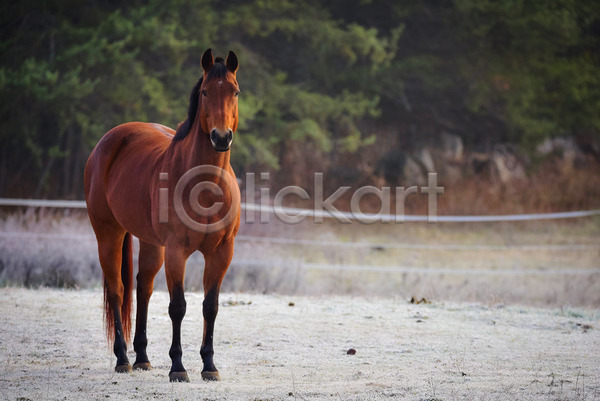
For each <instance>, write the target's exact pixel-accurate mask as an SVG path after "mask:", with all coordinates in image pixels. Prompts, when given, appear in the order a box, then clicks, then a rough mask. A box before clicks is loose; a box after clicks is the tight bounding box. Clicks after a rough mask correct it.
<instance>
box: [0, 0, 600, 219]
mask: <svg viewBox="0 0 600 401" xmlns="http://www.w3.org/2000/svg"><path fill="white" fill-rule="evenodd" d="M0 21H1V22H0V60H1V64H0V157H1V161H0V197H35V198H58V199H82V198H83V189H82V188H83V182H82V181H83V179H82V176H83V168H84V166H85V162H86V160H87V157H88V155H89V153H90V151H91V150H92V148H93V147H94V145H95V144H96V143H97V141H98V140H99V138H100V137H101V136H102V135H103V134H104V133H105V132H106V131H108V130H109V129H110V128H112V127H114V126H116V125H118V124H121V123H124V122H127V121H152V122H159V123H162V124H165V125H168V126H171V127H176V126H177V124H178V123H180V122H181V121H182V120H184V119H185V117H186V111H187V103H188V99H189V92H190V90H191V88H192V87H193V85H194V84H195V82H196V81H197V79H198V77H199V76H200V74H201V67H200V57H201V55H202V53H203V52H204V50H205V49H207V48H212V49H213V52H214V53H215V54H216V55H222V56H224V55H226V54H227V51H228V50H233V51H235V52H236V53H237V55H238V58H239V60H240V69H239V71H238V82H239V83H240V86H241V91H242V93H241V95H240V97H239V104H240V106H239V107H240V125H239V128H238V132H237V133H236V136H235V140H234V145H233V148H232V164H233V167H234V169H235V170H236V173H237V174H238V176H240V177H243V175H244V173H245V172H250V171H255V172H260V171H270V172H272V174H271V175H272V176H273V177H274V178H273V181H274V183H273V184H274V185H276V186H285V185H305V186H309V184H310V182H312V173H313V172H324V173H325V177H326V182H327V185H328V186H330V187H335V186H339V185H354V186H356V185H378V186H383V185H389V186H397V185H410V184H413V183H417V184H418V183H419V180H420V179H419V177H420V176H422V175H423V174H424V173H426V172H427V171H437V172H439V173H440V176H441V181H442V182H443V183H445V185H446V186H447V187H449V186H451V185H453V186H454V187H455V188H456V187H458V188H461V191H454V192H452V191H446V195H445V198H444V201H445V203H444V204H443V205H442V209H443V210H444V211H446V212H454V213H468V212H471V213H473V212H483V213H485V212H489V211H511V212H520V211H523V210H529V211H548V210H562V209H568V208H590V207H600V52H599V51H598V50H599V49H600V7H598V4H595V3H594V2H589V1H585V0H555V1H546V0H528V1H525V0H501V1H493V0H481V1H480V0H425V1H406V0H398V1H392V0H387V1H386V0H382V1H376V0H331V1H317V0H304V1H291V0H253V1H239V0H237V1H236V0H233V1H228V2H219V1H215V0H195V1H191V0H149V1H136V0H134V1H130V2H127V4H126V5H123V4H121V2H116V1H110V0H98V1H85V2H82V1H74V0H47V1H43V2H39V1H32V0H24V1H19V2H2V5H0ZM482 186H484V187H485V188H488V190H487V191H486V192H485V195H482V194H481V191H480V189H481V187H482ZM533 194H535V195H533ZM515 205H516V206H515Z"/></svg>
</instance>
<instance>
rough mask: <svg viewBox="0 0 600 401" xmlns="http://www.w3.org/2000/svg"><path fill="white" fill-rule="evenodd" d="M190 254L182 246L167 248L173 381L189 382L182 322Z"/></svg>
mask: <svg viewBox="0 0 600 401" xmlns="http://www.w3.org/2000/svg"><path fill="white" fill-rule="evenodd" d="M188 256H189V254H188V253H186V252H184V251H183V250H182V249H180V248H176V247H169V245H167V247H166V250H165V273H166V276H167V286H168V287H169V295H170V299H171V300H170V302H169V317H170V318H171V322H172V324H173V342H172V343H171V349H170V350H169V356H170V357H171V371H170V372H169V380H170V381H172V382H189V381H190V379H189V377H188V374H187V372H186V370H185V368H184V367H183V363H182V362H181V357H182V354H183V351H182V349H181V322H182V320H183V317H184V316H185V310H186V302H185V297H184V294H183V281H184V278H185V262H186V260H187V258H188Z"/></svg>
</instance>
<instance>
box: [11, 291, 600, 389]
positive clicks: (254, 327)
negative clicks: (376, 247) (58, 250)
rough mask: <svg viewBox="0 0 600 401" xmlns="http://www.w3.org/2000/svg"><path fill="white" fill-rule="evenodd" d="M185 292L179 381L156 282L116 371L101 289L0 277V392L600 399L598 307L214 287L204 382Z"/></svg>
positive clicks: (197, 330) (194, 313)
mask: <svg viewBox="0 0 600 401" xmlns="http://www.w3.org/2000/svg"><path fill="white" fill-rule="evenodd" d="M187 301H188V313H187V315H186V318H185V319H184V322H183V334H182V344H183V350H184V364H185V366H186V367H187V369H188V373H189V375H190V379H191V383H187V384H184V383H169V381H168V378H167V374H168V371H169V367H170V359H169V357H168V348H169V345H170V341H171V327H170V320H169V317H168V313H167V305H168V294H167V293H165V292H162V291H158V292H156V293H155V294H154V295H153V298H152V300H151V302H150V318H149V324H148V337H149V341H150V344H149V349H148V354H149V356H150V360H151V362H152V364H153V365H154V367H155V368H154V370H152V371H150V372H134V373H132V374H115V373H113V366H114V363H115V358H114V356H113V355H112V352H111V350H110V349H109V347H108V346H107V343H106V340H105V338H104V334H103V333H104V330H103V321H102V309H101V306H102V293H101V292H100V291H99V290H79V291H75V290H50V289H39V290H27V289H15V288H2V289H0V399H7V400H20V401H25V400H81V399H86V400H107V399H113V400H115V399H116V400H121V399H140V400H146V399H153V400H204V399H206V400H321V399H325V400H327V399H332V400H367V399H374V400H380V399H381V400H384V399H408V400H465V399H473V400H517V399H518V400H538V399H539V400H599V399H600V363H599V361H600V311H599V310H597V309H573V308H562V309H535V308H531V307H518V306H489V305H488V306H486V305H481V304H465V303H462V304H459V303H441V302H433V303H430V304H425V303H424V304H418V305H417V304H410V303H409V302H408V301H407V300H406V299H403V298H376V297H370V298H365V297H351V296H332V297H329V296H319V297H301V296H280V295H250V294H224V295H222V296H221V308H220V312H219V317H218V319H217V326H216V337H215V352H216V354H215V361H216V364H217V367H218V368H219V370H220V373H221V378H222V381H221V382H218V383H215V382H210V383H208V382H203V381H202V380H201V378H200V370H201V368H202V364H201V358H200V355H199V348H200V341H201V338H200V336H201V330H202V320H201V316H202V313H201V304H202V296H201V295H200V294H198V293H193V292H188V293H187ZM351 348H352V349H355V350H356V354H355V355H348V354H347V351H348V350H349V349H351ZM133 357H134V355H133V354H132V355H131V358H132V359H133Z"/></svg>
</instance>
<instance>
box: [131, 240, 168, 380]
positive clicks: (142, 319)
mask: <svg viewBox="0 0 600 401" xmlns="http://www.w3.org/2000/svg"><path fill="white" fill-rule="evenodd" d="M163 260H164V248H163V247H161V246H156V245H152V244H149V243H147V242H143V241H141V240H140V256H139V272H138V275H137V314H136V319H135V320H136V326H135V337H134V339H133V349H134V350H135V353H136V359H135V363H134V364H133V369H136V370H150V369H152V365H151V364H150V360H149V359H148V355H147V353H146V347H147V346H148V337H147V334H146V326H147V321H148V302H149V301H150V297H151V296H152V291H153V288H154V277H155V276H156V273H158V271H159V270H160V268H161V266H162V263H163Z"/></svg>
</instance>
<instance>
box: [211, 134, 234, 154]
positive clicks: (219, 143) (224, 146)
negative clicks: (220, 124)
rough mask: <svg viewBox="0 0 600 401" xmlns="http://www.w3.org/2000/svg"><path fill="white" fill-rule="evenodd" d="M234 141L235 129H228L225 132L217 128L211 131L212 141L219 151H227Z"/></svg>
mask: <svg viewBox="0 0 600 401" xmlns="http://www.w3.org/2000/svg"><path fill="white" fill-rule="evenodd" d="M232 141H233V131H232V130H231V129H227V130H226V131H225V132H220V131H219V130H217V129H216V128H215V129H213V130H212V131H210V142H211V143H212V146H213V148H214V149H215V150H216V151H217V152H227V151H228V150H229V148H230V147H231V142H232Z"/></svg>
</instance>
